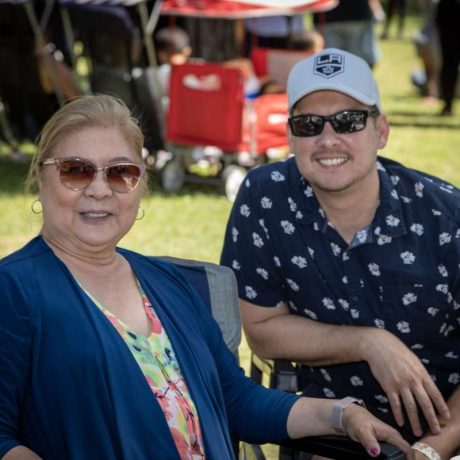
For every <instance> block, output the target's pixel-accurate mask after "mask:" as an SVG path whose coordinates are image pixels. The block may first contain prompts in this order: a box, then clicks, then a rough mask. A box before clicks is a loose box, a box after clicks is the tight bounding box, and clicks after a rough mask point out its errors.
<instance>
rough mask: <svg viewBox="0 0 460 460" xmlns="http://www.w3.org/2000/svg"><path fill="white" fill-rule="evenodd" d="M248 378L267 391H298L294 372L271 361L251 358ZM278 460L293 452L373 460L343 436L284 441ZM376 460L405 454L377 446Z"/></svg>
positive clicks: (393, 459) (342, 459) (384, 445)
mask: <svg viewBox="0 0 460 460" xmlns="http://www.w3.org/2000/svg"><path fill="white" fill-rule="evenodd" d="M250 375H251V378H252V379H253V380H254V381H255V382H257V383H262V384H264V385H265V386H268V387H270V388H276V389H278V390H282V391H287V392H290V393H297V392H298V391H299V375H298V372H297V368H296V367H295V365H293V364H292V363H291V362H289V361H286V360H278V359H277V360H271V359H264V358H260V357H259V356H257V355H256V354H255V353H252V354H251V370H250ZM280 446H281V449H280V460H285V459H292V458H293V455H292V454H293V452H294V451H300V452H308V453H311V454H317V455H323V456H325V457H330V458H334V459H337V460H350V459H353V460H361V459H367V460H369V459H370V458H375V457H371V456H369V455H368V454H367V453H366V451H365V450H364V448H363V447H362V446H361V444H359V443H357V442H355V441H353V440H352V439H350V438H347V437H345V436H312V437H306V438H301V439H295V440H288V441H285V442H283V443H281V444H280ZM380 448H381V454H380V456H379V457H378V458H379V459H388V460H399V459H404V458H405V454H404V453H402V452H401V451H400V450H399V449H398V448H397V447H395V446H393V445H390V444H387V443H380Z"/></svg>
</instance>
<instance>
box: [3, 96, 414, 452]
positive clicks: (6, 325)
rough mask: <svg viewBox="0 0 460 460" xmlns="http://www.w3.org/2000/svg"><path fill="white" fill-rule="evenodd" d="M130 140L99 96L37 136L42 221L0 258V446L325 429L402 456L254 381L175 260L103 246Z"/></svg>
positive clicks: (115, 231)
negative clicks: (29, 237) (24, 242)
mask: <svg viewBox="0 0 460 460" xmlns="http://www.w3.org/2000/svg"><path fill="white" fill-rule="evenodd" d="M143 140H144V139H143V135H142V132H141V130H140V128H139V125H138V123H137V121H136V120H135V119H134V118H133V117H132V115H131V113H130V112H129V110H128V108H127V107H126V106H125V105H124V104H123V103H122V102H121V101H120V100H118V99H115V98H113V97H111V96H107V95H95V96H86V97H82V98H78V99H75V100H73V101H71V102H69V103H67V104H66V105H64V106H63V107H62V108H61V109H59V111H57V112H56V113H55V114H54V115H53V116H52V117H51V119H50V120H49V121H48V122H47V123H46V125H45V126H44V128H43V130H42V132H41V135H40V139H39V141H38V150H37V154H36V156H35V157H34V159H33V162H32V164H31V169H30V174H29V184H30V185H35V186H36V187H38V193H39V194H38V199H37V200H35V202H34V203H33V211H34V212H35V213H43V226H42V229H41V232H40V234H39V235H37V236H36V237H35V238H33V239H32V240H31V241H30V242H29V243H28V244H27V245H26V246H25V247H23V248H22V249H19V250H18V251H17V252H15V253H13V254H11V255H9V256H7V257H5V258H3V259H2V260H1V261H0V292H1V296H0V312H1V317H2V320H1V321H0V375H1V378H0V407H1V408H2V410H1V411H0V458H1V459H2V460H36V459H40V458H44V459H47V460H62V459H69V458H72V459H76V460H87V459H111V460H115V459H120V460H123V459H124V460H133V459H142V460H145V459H158V460H164V459H179V458H180V459H187V460H200V459H204V458H207V459H210V460H213V459H215V460H226V459H232V458H234V454H233V448H232V443H231V440H230V435H231V434H232V435H234V436H235V437H236V438H238V439H240V438H241V439H247V440H249V441H251V442H256V443H264V442H267V441H272V442H277V441H281V440H282V439H286V438H288V437H292V438H297V437H302V436H305V435H318V434H326V433H333V432H334V426H335V427H336V428H337V429H343V430H344V431H345V432H346V433H347V434H348V435H349V436H351V437H353V438H354V439H357V440H359V441H360V442H361V443H362V444H363V445H364V446H365V448H366V450H367V451H369V452H370V453H371V455H372V456H377V455H378V453H379V445H378V443H377V440H378V439H380V440H387V441H389V442H392V443H394V444H396V445H398V446H400V447H401V448H402V449H403V450H405V451H406V452H408V454H409V453H410V447H409V446H408V444H407V443H405V441H403V440H402V438H401V437H400V435H399V434H398V433H397V432H396V431H395V430H394V429H393V428H391V427H389V426H387V425H385V424H384V423H382V422H380V421H379V420H378V419H376V418H375V417H374V416H372V415H371V414H370V413H369V412H367V411H366V410H365V409H364V408H363V407H360V405H359V404H351V405H349V407H347V409H346V410H345V411H343V413H342V416H341V418H340V417H338V418H337V417H335V414H336V412H337V415H339V414H338V412H340V411H341V410H342V409H341V408H342V407H343V405H344V404H343V403H340V402H337V401H328V400H315V399H306V398H300V397H298V396H296V395H290V394H287V393H282V392H277V391H274V390H268V389H266V388H263V387H262V386H259V385H256V384H255V383H254V382H252V381H251V380H250V379H249V378H247V377H245V376H244V374H243V371H242V369H241V368H239V367H238V364H237V360H236V357H235V356H234V355H233V353H231V352H230V351H229V350H228V349H227V347H226V345H225V343H224V341H223V339H222V335H221V332H220V329H219V327H218V325H217V323H216V322H215V321H214V319H213V318H212V316H211V313H210V311H209V309H208V307H207V306H206V305H205V304H204V303H203V301H202V300H201V297H199V295H198V294H197V291H195V289H194V288H193V287H192V286H191V285H190V284H188V282H187V281H186V280H185V279H184V278H183V276H182V275H181V274H180V273H179V272H178V270H177V269H176V268H175V267H174V266H173V265H172V264H170V263H168V262H162V261H160V260H158V259H157V258H155V257H146V256H143V255H142V254H139V253H135V252H133V251H128V250H124V249H121V248H119V247H118V246H117V245H118V243H119V241H120V240H121V239H122V238H123V237H124V236H125V235H126V234H127V233H128V232H129V231H130V229H131V227H132V226H133V224H134V222H135V221H136V219H137V218H139V217H138V214H139V212H140V210H141V208H140V200H141V195H142V192H143V190H145V189H146V187H147V176H146V173H145V167H144V165H143V163H142V157H141V151H142V147H143ZM140 217H142V210H141V216H140ZM334 407H336V409H334V410H333V408H334Z"/></svg>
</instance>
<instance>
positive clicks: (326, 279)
mask: <svg viewBox="0 0 460 460" xmlns="http://www.w3.org/2000/svg"><path fill="white" fill-rule="evenodd" d="M377 168H378V173H379V177H380V205H379V207H378V209H377V212H376V215H375V217H374V220H373V222H372V223H371V225H369V227H367V228H365V229H363V230H361V231H359V232H357V233H356V235H355V236H354V239H353V241H352V242H351V244H347V243H346V242H345V241H344V240H343V239H342V238H341V236H340V235H339V234H338V233H337V231H336V230H334V228H333V227H332V226H331V225H329V224H328V222H327V219H326V217H325V214H324V212H323V210H322V209H321V207H320V205H319V202H318V201H317V199H316V197H315V195H314V193H313V190H312V188H311V186H310V185H309V183H308V182H307V181H306V180H305V179H304V178H303V177H302V176H301V175H300V173H299V170H298V169H297V166H296V163H295V160H294V158H290V159H288V160H286V161H283V162H278V163H272V164H269V165H265V166H261V167H259V168H256V169H254V170H252V171H251V172H250V173H249V174H248V176H247V179H246V180H245V182H244V183H243V185H242V187H241V189H240V192H239V194H238V197H237V199H236V201H235V203H234V206H233V210H232V213H231V216H230V219H229V222H228V227H227V232H226V237H225V243H224V248H223V252H222V258H221V263H222V264H223V265H227V266H229V267H232V268H233V270H234V272H235V274H236V277H237V280H238V286H239V295H240V297H241V298H242V299H245V300H247V301H248V302H251V303H254V304H256V305H260V306H265V307H276V306H277V305H280V304H281V303H283V302H284V303H286V304H287V305H288V307H289V310H290V312H291V313H293V314H296V315H301V316H305V317H307V318H310V319H313V320H316V321H321V322H324V323H330V324H342V325H355V326H373V327H376V328H385V329H387V330H389V331H390V332H392V333H393V334H394V335H396V336H397V337H399V338H400V339H401V340H402V341H403V342H404V343H405V344H406V345H407V346H408V347H409V348H410V349H411V350H413V352H414V353H415V354H416V355H417V356H418V357H419V358H420V360H421V361H422V362H423V363H424V364H425V366H426V367H427V369H428V371H429V373H430V375H431V376H432V378H433V379H434V381H435V382H436V384H437V385H438V387H439V389H440V391H441V392H442V393H443V395H444V397H445V398H448V397H449V396H450V395H451V393H452V392H453V390H454V389H455V388H456V387H457V386H458V384H459V383H460V275H459V273H460V190H459V189H457V188H455V187H454V186H452V185H450V184H447V183H445V182H442V181H441V180H439V179H437V178H434V177H432V176H429V175H426V174H423V173H420V172H417V171H414V170H411V169H408V168H406V167H404V166H402V165H400V164H399V163H396V162H394V161H391V160H388V159H384V158H379V160H378V162H377ZM363 199H365V197H363ZM305 372H307V373H308V379H309V381H310V382H312V384H311V385H310V386H309V387H308V391H307V392H308V393H309V394H312V395H316V396H321V397H338V398H341V397H344V396H347V395H354V396H356V397H360V398H362V399H364V401H365V402H366V404H367V405H368V406H370V408H373V409H375V410H377V411H381V412H383V413H387V414H389V413H390V412H391V411H390V407H389V404H388V400H387V398H386V395H385V393H384V391H383V390H382V389H381V387H380V386H379V384H378V383H377V381H376V380H375V379H374V377H373V376H372V374H371V372H370V370H369V367H368V365H367V363H365V362H361V363H351V364H341V365H335V366H325V367H316V368H309V369H308V370H306V371H305Z"/></svg>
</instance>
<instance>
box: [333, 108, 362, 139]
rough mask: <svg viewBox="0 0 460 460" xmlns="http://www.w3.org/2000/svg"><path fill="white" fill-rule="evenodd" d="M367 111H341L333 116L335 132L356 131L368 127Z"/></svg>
mask: <svg viewBox="0 0 460 460" xmlns="http://www.w3.org/2000/svg"><path fill="white" fill-rule="evenodd" d="M366 119H367V112H357V111H356V112H352V111H349V112H341V113H338V114H337V115H335V116H334V117H332V118H331V123H332V126H333V128H334V130H335V132H337V133H339V134H347V133H356V132H357V131H362V130H363V129H364V128H365V127H366Z"/></svg>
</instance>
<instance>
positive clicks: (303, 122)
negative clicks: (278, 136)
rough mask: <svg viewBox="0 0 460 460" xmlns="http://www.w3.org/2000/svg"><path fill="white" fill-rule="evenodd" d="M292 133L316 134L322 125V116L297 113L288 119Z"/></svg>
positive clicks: (307, 135)
mask: <svg viewBox="0 0 460 460" xmlns="http://www.w3.org/2000/svg"><path fill="white" fill-rule="evenodd" d="M289 125H290V127H291V131H292V134H294V136H299V137H310V136H317V135H318V134H320V133H321V131H322V130H323V126H324V120H323V119H322V117H319V116H315V115H299V116H298V117H292V118H290V119H289Z"/></svg>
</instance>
